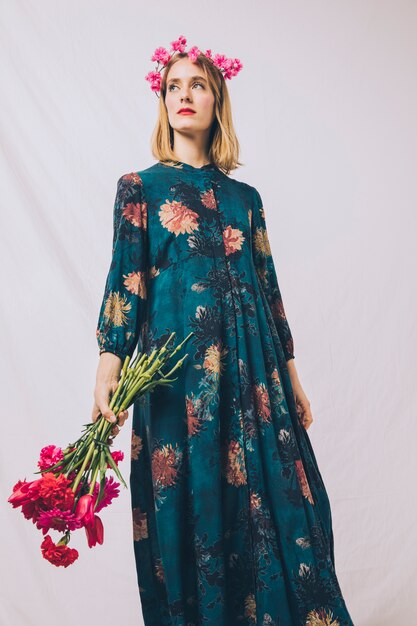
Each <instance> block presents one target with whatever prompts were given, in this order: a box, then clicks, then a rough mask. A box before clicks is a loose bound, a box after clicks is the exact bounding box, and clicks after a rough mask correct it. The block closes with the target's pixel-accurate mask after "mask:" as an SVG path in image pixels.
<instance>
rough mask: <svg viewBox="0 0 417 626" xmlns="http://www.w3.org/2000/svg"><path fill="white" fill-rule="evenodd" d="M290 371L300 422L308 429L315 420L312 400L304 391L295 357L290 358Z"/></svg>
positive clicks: (288, 364) (288, 363)
mask: <svg viewBox="0 0 417 626" xmlns="http://www.w3.org/2000/svg"><path fill="white" fill-rule="evenodd" d="M287 366H288V372H289V374H290V378H291V385H292V389H293V393H294V400H295V404H296V407H297V413H298V417H299V419H300V423H301V424H302V425H303V426H304V428H305V429H306V430H308V428H310V426H311V423H312V422H313V416H312V415H311V408H310V402H309V400H308V398H307V396H306V394H305V393H304V390H303V388H302V387H301V383H300V381H299V379H298V374H297V370H296V369H295V364H294V359H290V360H288V361H287Z"/></svg>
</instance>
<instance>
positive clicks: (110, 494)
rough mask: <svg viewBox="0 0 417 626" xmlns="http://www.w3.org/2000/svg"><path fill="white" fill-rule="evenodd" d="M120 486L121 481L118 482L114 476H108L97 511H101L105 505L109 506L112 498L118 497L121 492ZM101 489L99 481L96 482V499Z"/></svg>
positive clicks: (94, 494) (94, 493)
mask: <svg viewBox="0 0 417 626" xmlns="http://www.w3.org/2000/svg"><path fill="white" fill-rule="evenodd" d="M119 487H120V483H117V482H116V481H115V480H114V478H113V476H110V478H106V483H105V485H104V493H103V496H102V498H101V500H100V502H99V503H98V504H97V506H96V508H95V511H96V512H97V513H99V512H100V511H101V509H104V507H105V506H109V504H111V502H112V500H114V498H117V497H118V495H119V493H120V491H119ZM99 489H100V485H99V483H96V484H95V487H94V492H93V496H94V501H95V500H96V499H97V496H98V492H99Z"/></svg>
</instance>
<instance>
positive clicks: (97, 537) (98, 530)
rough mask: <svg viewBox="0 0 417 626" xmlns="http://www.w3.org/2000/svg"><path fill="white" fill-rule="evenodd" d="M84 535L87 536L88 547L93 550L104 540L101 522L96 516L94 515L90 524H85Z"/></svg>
mask: <svg viewBox="0 0 417 626" xmlns="http://www.w3.org/2000/svg"><path fill="white" fill-rule="evenodd" d="M85 534H86V535H87V541H88V547H89V548H93V547H94V546H95V545H96V544H97V543H99V544H102V543H103V540H104V528H103V522H102V521H101V519H100V518H99V516H98V515H94V519H93V522H92V524H86V526H85Z"/></svg>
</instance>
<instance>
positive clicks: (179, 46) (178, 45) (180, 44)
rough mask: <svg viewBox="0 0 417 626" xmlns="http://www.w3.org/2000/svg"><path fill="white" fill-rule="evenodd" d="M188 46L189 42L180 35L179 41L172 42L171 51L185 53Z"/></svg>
mask: <svg viewBox="0 0 417 626" xmlns="http://www.w3.org/2000/svg"><path fill="white" fill-rule="evenodd" d="M186 44H187V40H186V38H185V37H184V36H183V35H180V36H179V37H178V39H176V40H175V41H172V42H171V50H174V51H177V52H185V46H186Z"/></svg>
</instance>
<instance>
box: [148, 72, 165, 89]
mask: <svg viewBox="0 0 417 626" xmlns="http://www.w3.org/2000/svg"><path fill="white" fill-rule="evenodd" d="M145 80H147V81H149V82H150V84H151V89H152V91H160V89H161V81H162V76H161V73H160V72H155V71H153V72H148V74H146V76H145Z"/></svg>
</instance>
